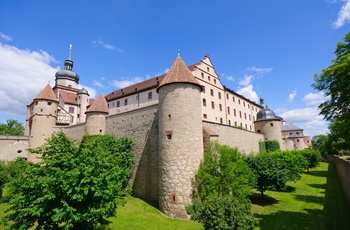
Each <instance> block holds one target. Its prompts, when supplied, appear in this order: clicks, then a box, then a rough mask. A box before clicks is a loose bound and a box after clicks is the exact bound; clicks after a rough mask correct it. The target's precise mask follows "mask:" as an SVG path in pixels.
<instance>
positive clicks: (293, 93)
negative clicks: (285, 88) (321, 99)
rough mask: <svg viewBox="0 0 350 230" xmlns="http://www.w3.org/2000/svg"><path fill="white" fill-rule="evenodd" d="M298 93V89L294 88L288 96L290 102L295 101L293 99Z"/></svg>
mask: <svg viewBox="0 0 350 230" xmlns="http://www.w3.org/2000/svg"><path fill="white" fill-rule="evenodd" d="M296 95H297V91H296V90H294V91H293V92H291V93H290V94H289V96H288V101H289V102H293V100H294V97H295V96H296Z"/></svg>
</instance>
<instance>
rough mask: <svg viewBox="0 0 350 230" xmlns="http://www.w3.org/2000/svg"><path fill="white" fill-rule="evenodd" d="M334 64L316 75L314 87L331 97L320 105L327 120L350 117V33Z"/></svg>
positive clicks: (336, 51) (337, 51)
mask: <svg viewBox="0 0 350 230" xmlns="http://www.w3.org/2000/svg"><path fill="white" fill-rule="evenodd" d="M334 53H335V55H336V58H335V59H334V60H332V64H331V65H330V66H329V67H327V68H325V69H323V70H322V73H321V74H315V75H314V83H313V85H312V86H313V87H314V88H315V89H317V90H319V91H322V92H324V94H325V96H328V97H329V99H328V100H326V101H325V102H323V103H321V104H320V105H319V109H320V110H321V112H320V114H322V115H324V116H325V118H326V119H327V120H330V121H331V120H333V119H334V118H341V120H347V121H348V120H349V119H350V33H348V34H346V35H345V37H344V38H343V41H342V42H339V43H338V44H337V46H336V50H335V52H334Z"/></svg>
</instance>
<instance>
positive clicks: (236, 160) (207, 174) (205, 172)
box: [194, 142, 255, 200]
mask: <svg viewBox="0 0 350 230" xmlns="http://www.w3.org/2000/svg"><path fill="white" fill-rule="evenodd" d="M254 183H255V177H254V174H253V172H252V170H251V169H250V168H249V166H248V164H247V163H246V162H245V157H244V156H243V155H241V154H240V153H239V151H238V149H236V148H231V147H229V146H227V145H220V144H219V143H218V142H211V143H210V146H209V150H208V152H206V153H205V154H204V160H203V161H202V162H201V164H200V166H199V169H198V171H197V173H196V176H195V182H194V184H195V188H196V189H195V191H194V197H195V198H199V199H200V200H204V199H206V198H207V197H209V196H215V197H219V196H224V195H233V196H238V197H247V196H248V195H249V194H251V188H252V187H253V186H254Z"/></svg>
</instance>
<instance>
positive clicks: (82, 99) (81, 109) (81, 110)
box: [77, 87, 90, 123]
mask: <svg viewBox="0 0 350 230" xmlns="http://www.w3.org/2000/svg"><path fill="white" fill-rule="evenodd" d="M89 96H90V95H89V93H88V91H87V90H86V89H85V88H84V87H83V88H82V89H81V90H79V92H78V98H77V102H78V117H77V123H83V122H85V121H86V119H85V118H86V114H85V112H86V107H87V106H88V105H89Z"/></svg>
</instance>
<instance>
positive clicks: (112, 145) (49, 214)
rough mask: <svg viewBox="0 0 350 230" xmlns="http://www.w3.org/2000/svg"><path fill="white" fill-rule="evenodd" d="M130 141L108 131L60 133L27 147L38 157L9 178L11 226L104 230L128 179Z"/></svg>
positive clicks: (131, 160)
mask: <svg viewBox="0 0 350 230" xmlns="http://www.w3.org/2000/svg"><path fill="white" fill-rule="evenodd" d="M132 146H133V142H132V141H131V140H130V139H128V138H121V139H118V138H116V137H114V136H112V135H85V136H84V138H83V140H82V141H81V142H80V143H77V142H75V141H73V140H72V139H70V138H68V137H67V136H66V135H65V134H64V133H63V132H59V133H57V134H54V135H53V136H52V138H50V139H49V140H48V141H47V143H46V144H45V145H43V146H42V147H40V148H36V149H31V150H30V152H32V153H36V154H40V155H41V159H42V160H41V162H40V163H37V164H32V165H30V166H29V167H25V168H24V170H25V172H23V173H21V176H20V177H17V178H16V179H14V180H13V181H12V182H11V183H10V188H11V191H10V192H11V196H10V199H9V204H10V205H11V206H10V208H9V209H8V210H7V211H9V214H8V215H7V216H5V219H4V222H5V223H7V224H10V229H28V228H30V227H32V226H34V225H35V224H36V225H37V227H36V229H60V228H62V229H86V230H89V229H103V228H105V227H106V226H107V225H108V224H109V223H110V221H108V220H107V219H106V218H108V217H112V216H115V215H116V208H117V206H118V205H123V204H124V200H123V197H124V196H126V195H128V194H129V193H130V187H129V186H128V182H129V179H130V175H131V167H132V166H133V164H134V155H133V154H132V153H131V152H130V149H131V147H132Z"/></svg>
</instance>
